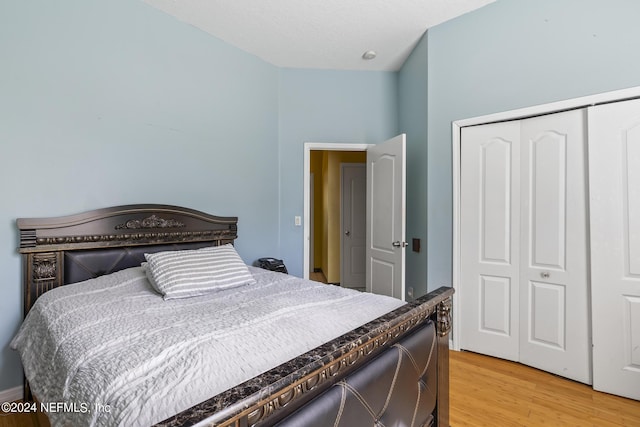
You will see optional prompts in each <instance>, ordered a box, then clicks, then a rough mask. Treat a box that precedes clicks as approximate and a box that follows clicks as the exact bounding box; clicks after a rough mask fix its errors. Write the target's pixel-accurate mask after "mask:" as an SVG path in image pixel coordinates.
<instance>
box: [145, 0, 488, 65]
mask: <svg viewBox="0 0 640 427" xmlns="http://www.w3.org/2000/svg"><path fill="white" fill-rule="evenodd" d="M143 1H145V2H146V3H148V4H150V5H151V6H153V7H156V8H158V9H160V10H162V11H164V12H166V13H168V14H169V15H173V16H175V17H176V18H178V19H179V20H181V21H184V22H186V23H188V24H191V25H193V26H195V27H197V28H200V29H202V30H204V31H206V32H208V33H210V34H212V35H214V36H216V37H218V38H220V39H222V40H224V41H226V42H227V43H229V44H231V45H234V46H236V47H238V48H240V49H242V50H245V51H247V52H249V53H252V54H254V55H256V56H258V57H260V58H262V59H264V60H265V61H267V62H269V63H272V64H274V65H276V66H278V67H292V68H320V69H339V70H387V71H396V70H398V69H399V68H400V67H401V66H402V64H403V63H404V61H405V59H406V58H407V56H408V55H409V54H410V53H411V50H412V49H413V48H414V47H415V45H416V43H417V42H418V41H419V40H420V37H421V36H422V34H424V32H425V31H426V29H427V28H429V27H432V26H434V25H437V24H440V23H441V22H444V21H446V20H449V19H451V18H454V17H456V16H459V15H462V14H464V13H467V12H470V11H472V10H474V9H477V8H480V7H482V6H484V5H486V4H488V3H492V2H493V1H495V0H143ZM367 50H374V51H376V52H377V54H378V56H377V58H376V59H374V60H371V61H365V60H363V59H362V54H363V53H364V52H365V51H367Z"/></svg>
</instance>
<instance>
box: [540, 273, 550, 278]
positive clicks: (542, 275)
mask: <svg viewBox="0 0 640 427" xmlns="http://www.w3.org/2000/svg"><path fill="white" fill-rule="evenodd" d="M549 276H551V274H550V273H549V272H548V271H543V272H542V273H540V277H542V278H543V279H548V278H549Z"/></svg>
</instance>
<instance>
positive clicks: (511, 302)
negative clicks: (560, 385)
mask: <svg viewBox="0 0 640 427" xmlns="http://www.w3.org/2000/svg"><path fill="white" fill-rule="evenodd" d="M519 166H520V124H519V122H517V121H514V122H504V123H495V124H491V125H483V126H473V127H467V128H462V138H461V176H460V186H461V196H460V198H461V200H460V235H461V236H462V237H461V245H460V265H461V267H460V286H459V292H458V293H457V295H456V297H457V298H460V302H461V304H460V310H461V314H460V323H461V326H460V343H461V348H463V349H466V350H472V351H476V352H479V353H483V354H488V355H491V356H496V357H501V358H503V359H508V360H516V361H517V360H518V354H519V341H518V333H519V319H518V301H519V285H518V280H519V279H518V278H519V269H520V266H519V262H520V257H519V241H520V232H519V230H520V202H519V200H520V199H519V197H520V184H519V183H520V178H519V177H520V175H519V173H518V171H519Z"/></svg>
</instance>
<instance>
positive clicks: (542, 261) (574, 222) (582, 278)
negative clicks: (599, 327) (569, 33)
mask: <svg viewBox="0 0 640 427" xmlns="http://www.w3.org/2000/svg"><path fill="white" fill-rule="evenodd" d="M585 115H586V111H585V110H574V111H568V112H564V113H556V114H550V115H546V116H540V117H535V118H531V119H526V120H522V127H521V138H522V139H521V144H522V145H521V156H522V157H521V159H522V163H521V168H520V172H521V174H520V180H521V194H520V196H521V210H520V212H521V224H522V226H521V233H520V248H521V252H520V362H521V363H524V364H527V365H530V366H534V367H536V368H540V369H543V370H545V371H548V372H552V373H555V374H558V375H561V376H563V377H567V378H571V379H574V380H577V381H581V382H584V383H588V384H591V339H590V334H589V329H590V328H589V325H590V323H591V320H590V318H589V301H588V292H589V289H588V277H587V270H588V266H587V248H588V245H587V227H588V225H587V202H586V179H587V178H586V175H585V161H586V159H585V150H586V148H585V146H586V138H585V133H586V132H585Z"/></svg>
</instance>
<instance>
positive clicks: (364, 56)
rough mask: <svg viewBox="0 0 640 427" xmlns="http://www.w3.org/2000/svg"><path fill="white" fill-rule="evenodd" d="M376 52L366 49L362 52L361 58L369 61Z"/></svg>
mask: <svg viewBox="0 0 640 427" xmlns="http://www.w3.org/2000/svg"><path fill="white" fill-rule="evenodd" d="M377 55H378V54H377V53H376V52H375V51H373V50H368V51H366V52H365V53H363V54H362V59H364V60H366V61H370V60H372V59H373V58H375V57H376V56H377Z"/></svg>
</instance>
